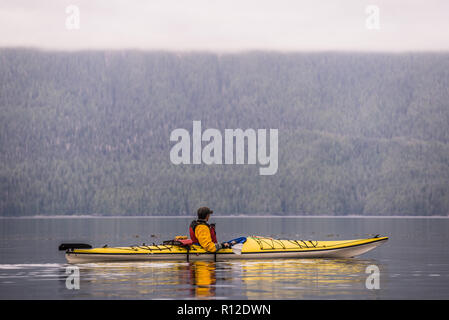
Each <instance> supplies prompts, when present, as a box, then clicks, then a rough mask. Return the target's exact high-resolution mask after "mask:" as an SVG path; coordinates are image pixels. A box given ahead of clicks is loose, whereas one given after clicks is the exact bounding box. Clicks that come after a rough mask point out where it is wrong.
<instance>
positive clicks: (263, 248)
mask: <svg viewBox="0 0 449 320" xmlns="http://www.w3.org/2000/svg"><path fill="white" fill-rule="evenodd" d="M387 240H388V237H375V238H368V239H355V240H340V241H312V240H280V239H272V238H265V237H258V236H250V237H247V238H246V241H245V242H244V243H243V244H242V245H241V248H239V250H238V251H237V250H233V249H232V248H222V249H220V250H218V251H217V252H215V253H213V252H207V251H205V250H204V249H203V248H202V247H200V246H198V245H192V246H189V247H185V246H180V245H153V246H145V245H142V246H130V247H107V246H105V247H103V248H93V249H77V248H74V249H69V250H67V251H66V259H67V261H68V262H69V263H84V262H108V261H127V260H129V261H151V260H185V259H187V260H189V259H191V260H216V259H218V260H228V259H253V258H260V259H266V258H269V259H276V258H349V257H355V256H358V255H360V254H363V253H365V252H368V251H370V250H372V249H374V248H376V247H377V246H379V245H381V244H382V243H384V242H386V241H387Z"/></svg>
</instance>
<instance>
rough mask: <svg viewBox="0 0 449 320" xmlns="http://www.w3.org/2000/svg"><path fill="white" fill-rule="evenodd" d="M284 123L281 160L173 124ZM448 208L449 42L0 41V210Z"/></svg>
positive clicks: (400, 211) (385, 211) (430, 211)
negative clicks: (240, 151)
mask: <svg viewBox="0 0 449 320" xmlns="http://www.w3.org/2000/svg"><path fill="white" fill-rule="evenodd" d="M193 120H201V122H202V126H203V130H204V129H206V128H217V129H220V130H224V129H225V128H231V129H233V128H242V129H247V128H253V129H264V128H267V129H269V128H276V129H279V168H278V171H277V173H276V174H275V175H272V176H261V175H259V169H258V168H259V167H258V166H255V165H210V166H208V165H205V164H202V165H179V166H176V165H174V164H172V163H171V162H170V156H169V153H170V149H171V147H172V146H173V143H172V142H170V133H171V131H173V130H174V129H176V128H185V129H187V130H192V121H193ZM200 205H207V206H210V207H211V208H213V209H214V211H215V212H216V213H217V214H303V215H318V214H330V215H348V214H362V215H448V214H449V54H430V53H429V54H367V53H365V54H361V53H296V54H282V53H268V52H253V53H240V54H212V53H168V52H138V51H105V52H100V51H95V52H87V51H86V52H45V51H38V50H27V49H1V50H0V215H2V216H18V215H36V214H42V215H54V214H62V215H67V214H103V215H184V214H189V215H192V214H193V213H194V212H195V209H196V208H197V207H198V206H200Z"/></svg>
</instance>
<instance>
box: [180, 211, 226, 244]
mask: <svg viewBox="0 0 449 320" xmlns="http://www.w3.org/2000/svg"><path fill="white" fill-rule="evenodd" d="M212 213H213V211H212V210H211V209H209V208H208V207H201V208H199V209H198V212H197V214H198V219H197V220H193V221H192V223H191V224H190V228H189V229H190V230H189V231H190V239H192V241H193V243H195V244H199V245H200V246H201V247H203V248H204V250H206V251H209V252H216V251H217V250H219V249H221V248H223V247H224V248H228V247H229V244H228V243H226V242H225V243H223V244H220V243H218V242H217V235H216V234H215V224H212V225H210V224H208V223H207V221H208V220H209V217H210V215H211V214H212Z"/></svg>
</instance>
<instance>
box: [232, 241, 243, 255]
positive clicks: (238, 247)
mask: <svg viewBox="0 0 449 320" xmlns="http://www.w3.org/2000/svg"><path fill="white" fill-rule="evenodd" d="M242 248H243V243H237V244H235V245H233V246H232V252H233V253H235V254H238V255H241V254H242Z"/></svg>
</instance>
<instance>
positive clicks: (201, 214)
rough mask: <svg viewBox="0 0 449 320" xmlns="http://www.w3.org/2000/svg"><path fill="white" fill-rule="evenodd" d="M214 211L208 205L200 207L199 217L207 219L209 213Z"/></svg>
mask: <svg viewBox="0 0 449 320" xmlns="http://www.w3.org/2000/svg"><path fill="white" fill-rule="evenodd" d="M212 213H213V211H212V210H211V209H209V208H208V207H201V208H199V209H198V219H206V217H207V215H208V214H212Z"/></svg>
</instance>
